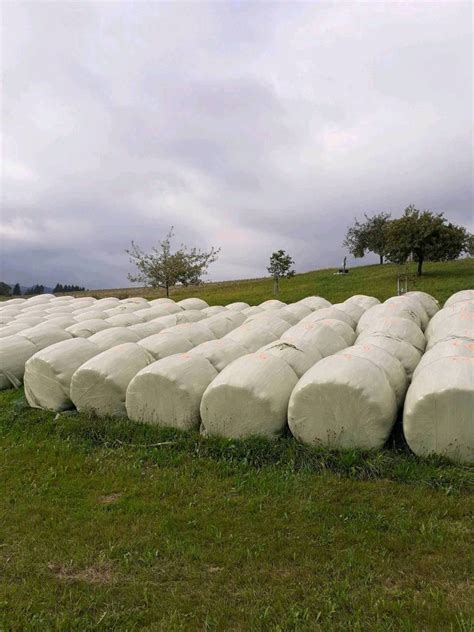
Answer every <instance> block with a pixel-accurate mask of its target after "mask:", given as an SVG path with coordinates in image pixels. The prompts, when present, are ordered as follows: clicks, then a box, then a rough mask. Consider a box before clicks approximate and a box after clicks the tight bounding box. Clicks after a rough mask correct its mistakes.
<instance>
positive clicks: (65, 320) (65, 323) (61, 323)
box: [47, 316, 76, 329]
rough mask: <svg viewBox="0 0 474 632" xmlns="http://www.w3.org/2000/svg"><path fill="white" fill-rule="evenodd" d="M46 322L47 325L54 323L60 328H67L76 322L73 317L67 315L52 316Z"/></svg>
mask: <svg viewBox="0 0 474 632" xmlns="http://www.w3.org/2000/svg"><path fill="white" fill-rule="evenodd" d="M47 322H48V324H49V325H55V326H56V327H61V329H67V328H68V327H71V325H75V324H76V321H75V320H74V318H70V317H68V316H54V318H48V320H47Z"/></svg>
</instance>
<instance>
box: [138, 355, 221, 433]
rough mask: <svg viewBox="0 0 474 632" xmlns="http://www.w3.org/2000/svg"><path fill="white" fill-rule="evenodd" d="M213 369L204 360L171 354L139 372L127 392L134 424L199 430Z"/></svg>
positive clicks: (214, 374) (215, 373) (198, 357)
mask: <svg viewBox="0 0 474 632" xmlns="http://www.w3.org/2000/svg"><path fill="white" fill-rule="evenodd" d="M216 376H217V371H216V369H215V368H214V367H213V366H212V364H211V363H210V362H209V361H208V360H206V359H205V358H204V357H202V356H199V355H194V356H191V355H190V354H187V353H183V354H179V355H172V356H169V357H167V358H164V359H163V360H159V361H158V362H154V363H153V364H150V365H149V366H147V367H146V368H144V369H142V370H141V371H140V372H139V373H138V374H137V375H136V376H135V377H134V378H133V379H132V381H131V382H130V385H129V386H128V389H127V398H126V408H127V414H128V416H129V418H130V419H132V420H133V421H141V422H145V423H149V424H154V425H160V426H169V427H172V428H179V429H182V430H189V429H192V428H196V429H197V428H199V422H200V417H199V405H200V403H201V397H202V394H203V392H204V391H205V389H206V388H207V386H208V385H209V384H210V382H211V381H212V380H213V379H214V378H215V377H216Z"/></svg>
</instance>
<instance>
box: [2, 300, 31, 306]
mask: <svg viewBox="0 0 474 632" xmlns="http://www.w3.org/2000/svg"><path fill="white" fill-rule="evenodd" d="M23 303H26V298H9V299H8V300H7V301H4V302H3V305H8V306H10V305H23Z"/></svg>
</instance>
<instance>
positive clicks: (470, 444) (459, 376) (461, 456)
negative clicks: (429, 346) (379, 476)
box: [403, 347, 474, 465]
mask: <svg viewBox="0 0 474 632" xmlns="http://www.w3.org/2000/svg"><path fill="white" fill-rule="evenodd" d="M435 349H436V347H435ZM435 349H433V352H434V351H435ZM473 360H474V359H473V357H472V356H450V357H441V358H439V359H438V360H434V361H432V362H430V363H429V364H427V365H425V366H424V367H423V368H422V369H421V370H420V371H419V372H418V373H417V375H416V378H415V379H414V380H413V382H412V384H411V386H410V388H409V389H408V393H407V396H406V400H405V408H404V412H403V431H404V434H405V438H406V440H407V443H408V445H409V446H410V449H411V450H412V451H413V452H414V453H415V454H416V455H418V456H423V457H424V456H429V455H433V454H436V455H439V456H444V457H447V458H449V459H451V460H453V461H458V462H460V463H466V464H471V465H472V464H474V414H473V411H474V371H473Z"/></svg>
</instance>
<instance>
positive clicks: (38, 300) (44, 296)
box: [26, 294, 54, 305]
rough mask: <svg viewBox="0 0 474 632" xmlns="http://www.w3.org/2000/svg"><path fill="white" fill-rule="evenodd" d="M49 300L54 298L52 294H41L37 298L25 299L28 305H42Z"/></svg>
mask: <svg viewBox="0 0 474 632" xmlns="http://www.w3.org/2000/svg"><path fill="white" fill-rule="evenodd" d="M51 298H54V296H53V295H52V294H41V295H39V296H32V297H31V298H28V299H26V302H27V303H28V305H41V304H43V303H49V301H50V300H51Z"/></svg>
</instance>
